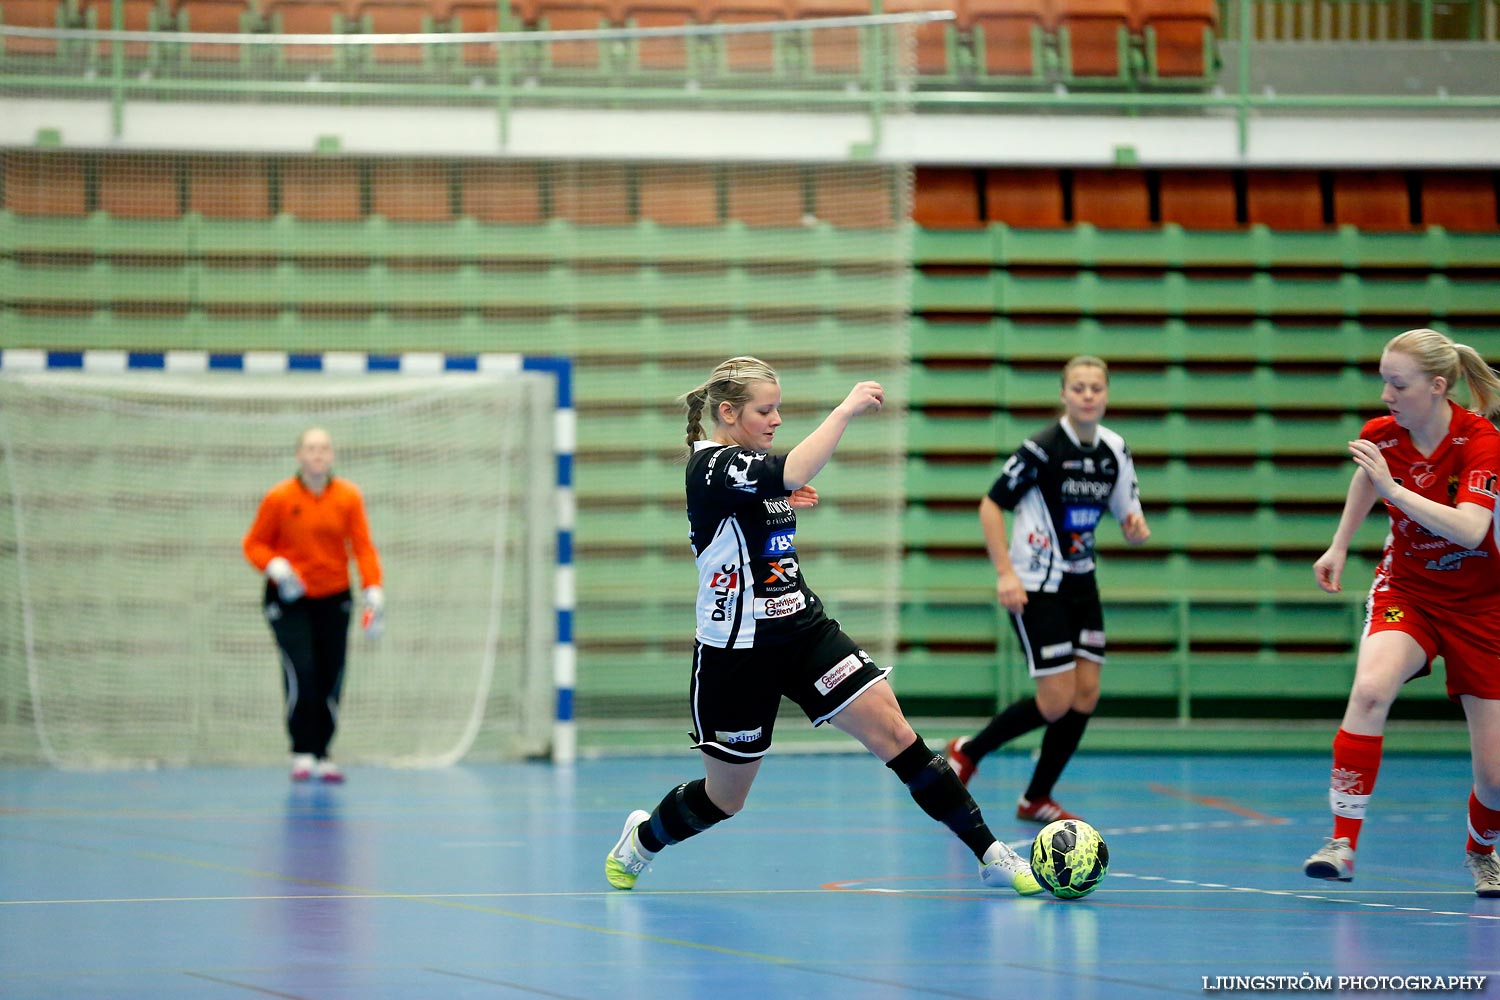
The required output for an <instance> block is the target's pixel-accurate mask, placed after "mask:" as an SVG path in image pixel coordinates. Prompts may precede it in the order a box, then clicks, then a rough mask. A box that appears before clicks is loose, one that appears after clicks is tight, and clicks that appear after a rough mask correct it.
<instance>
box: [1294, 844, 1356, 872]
mask: <svg viewBox="0 0 1500 1000" xmlns="http://www.w3.org/2000/svg"><path fill="white" fill-rule="evenodd" d="M1302 871H1303V873H1304V874H1306V875H1307V877H1308V878H1321V879H1327V880H1328V881H1330V882H1353V881H1354V848H1352V847H1350V846H1349V838H1348V837H1329V838H1327V839H1326V841H1325V842H1324V844H1323V846H1322V847H1320V848H1318V849H1317V850H1316V851H1314V852H1313V855H1312V857H1310V858H1308V859H1307V860H1306V861H1304V862H1303V863H1302Z"/></svg>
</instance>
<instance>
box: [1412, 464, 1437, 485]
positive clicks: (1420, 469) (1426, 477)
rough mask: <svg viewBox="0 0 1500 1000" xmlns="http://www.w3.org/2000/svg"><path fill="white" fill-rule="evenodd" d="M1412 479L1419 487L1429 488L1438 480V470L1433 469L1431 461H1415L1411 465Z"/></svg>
mask: <svg viewBox="0 0 1500 1000" xmlns="http://www.w3.org/2000/svg"><path fill="white" fill-rule="evenodd" d="M1411 481H1412V482H1414V483H1416V484H1417V487H1418V488H1419V489H1424V490H1425V489H1427V487H1429V486H1431V485H1432V484H1433V483H1435V482H1437V471H1436V470H1435V469H1433V467H1432V463H1431V462H1413V463H1412V465H1411Z"/></svg>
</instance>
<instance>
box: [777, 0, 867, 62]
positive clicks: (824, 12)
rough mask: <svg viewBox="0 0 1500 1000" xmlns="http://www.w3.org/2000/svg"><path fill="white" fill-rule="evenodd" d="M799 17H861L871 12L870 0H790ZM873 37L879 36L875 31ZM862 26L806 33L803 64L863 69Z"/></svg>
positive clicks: (794, 13) (802, 18) (804, 34)
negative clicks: (861, 67) (861, 59)
mask: <svg viewBox="0 0 1500 1000" xmlns="http://www.w3.org/2000/svg"><path fill="white" fill-rule="evenodd" d="M790 2H791V7H792V17H793V18H795V19H798V20H804V19H815V18H830V17H861V16H864V15H867V14H869V13H870V0H790ZM872 37H878V35H874V36H872ZM860 42H861V31H860V29H859V28H819V29H816V30H810V31H807V32H804V33H803V34H802V45H803V68H804V69H808V70H811V71H812V72H813V73H830V74H837V75H841V76H852V75H854V74H856V73H858V72H859V70H860V57H861V55H862V53H863V49H862V47H861V44H860Z"/></svg>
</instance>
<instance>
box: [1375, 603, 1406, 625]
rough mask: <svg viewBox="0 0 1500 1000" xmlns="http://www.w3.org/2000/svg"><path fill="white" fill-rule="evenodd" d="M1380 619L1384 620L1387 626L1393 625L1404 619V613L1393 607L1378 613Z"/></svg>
mask: <svg viewBox="0 0 1500 1000" xmlns="http://www.w3.org/2000/svg"><path fill="white" fill-rule="evenodd" d="M1380 617H1381V618H1383V619H1385V621H1386V623H1387V624H1390V625H1394V624H1395V623H1396V622H1399V621H1401V620H1402V619H1403V618H1405V617H1406V612H1405V611H1402V610H1401V609H1400V608H1398V607H1395V606H1394V605H1393V606H1391V607H1389V608H1386V609H1385V610H1384V611H1382V612H1381V613H1380Z"/></svg>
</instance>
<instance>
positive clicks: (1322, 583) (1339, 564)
mask: <svg viewBox="0 0 1500 1000" xmlns="http://www.w3.org/2000/svg"><path fill="white" fill-rule="evenodd" d="M1347 558H1348V553H1345V552H1343V551H1340V550H1338V549H1329V550H1328V551H1327V552H1325V553H1323V554H1322V555H1321V556H1319V557H1318V561H1317V562H1315V563H1313V576H1314V577H1315V578H1316V579H1317V581H1318V586H1319V587H1322V588H1323V590H1325V591H1326V592H1328V593H1330V594H1337V593H1338V592H1339V591H1341V590H1343V589H1344V586H1343V584H1342V583H1340V580H1341V579H1342V577H1343V575H1344V561H1345V560H1346V559H1347Z"/></svg>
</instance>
